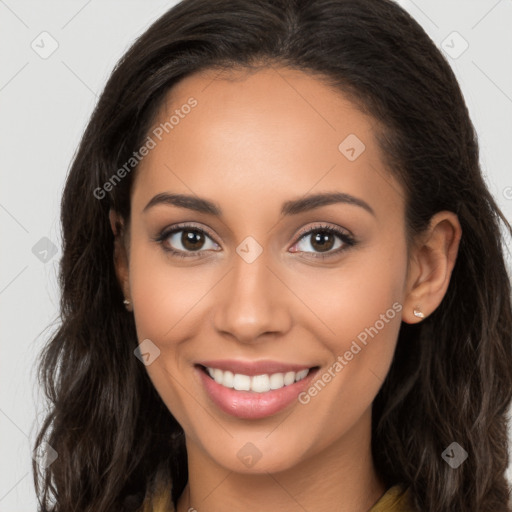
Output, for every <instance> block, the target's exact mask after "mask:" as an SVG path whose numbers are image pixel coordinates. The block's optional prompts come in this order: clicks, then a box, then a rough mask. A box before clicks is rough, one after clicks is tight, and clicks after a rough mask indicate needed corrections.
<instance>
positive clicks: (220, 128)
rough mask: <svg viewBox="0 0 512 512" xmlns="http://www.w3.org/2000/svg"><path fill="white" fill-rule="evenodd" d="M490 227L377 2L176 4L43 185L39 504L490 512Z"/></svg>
mask: <svg viewBox="0 0 512 512" xmlns="http://www.w3.org/2000/svg"><path fill="white" fill-rule="evenodd" d="M500 222H502V223H503V225H504V226H505V227H506V228H507V229H508V230H509V231H511V232H512V229H511V227H510V225H509V224H508V222H507V221H506V219H505V218H504V216H503V214H502V213H501V212H500V210H499V208H498V207H497V205H496V203H495V201H494V199H493V198H492V196H491V195H490V193H489V191H488V190H487V188H486V186H485V183H484V181H483V179H482V176H481V173H480V169H479V163H478V147H477V141H476V136H475V133H474V129H473V126H472V124H471V121H470V119H469V116H468V112H467V108H466V106H465V103H464V100H463V97H462V94H461V92H460V89H459V86H458V84H457V82H456V79H455V77H454V75H453V73H452V71H451V69H450V67H449V65H448V64H447V62H446V61H445V60H444V58H443V57H442V56H441V54H440V53H439V51H438V50H437V49H436V47H435V45H434V44H433V43H432V41H431V40H430V39H429V38H428V37H427V35H426V34H425V32H424V31H423V30H422V29H421V27H420V26H419V25H418V24H417V23H416V22H415V21H414V20H413V19H411V17H410V16H409V15H408V14H407V13H406V12H404V11H403V10H402V9H401V8H400V7H398V6H397V5H396V4H394V3H392V2H390V1H387V0H357V1H356V0H339V1H332V0H329V1H327V0H319V1H313V2H311V1H305V0H304V1H302V0H296V1H292V0H257V1H249V0H229V1H228V0H221V1H218V2H215V3H213V2H208V1H206V0H185V1H183V2H181V3H180V4H178V5H177V6H176V7H174V8H172V9H171V10H170V11H168V12H167V13H166V14H165V15H164V16H162V17H161V18H160V19H159V20H157V21H156V22H155V23H154V24H153V25H152V26H151V27H150V28H149V29H148V30H147V31H146V33H145V34H143V35H142V36H141V37H140V38H139V39H138V40H137V41H136V43H135V44H134V45H133V47H132V48H131V49H130V50H129V51H128V52H127V54H126V55H125V56H124V57H123V59H122V60H121V62H120V63H119V64H118V66H117V67H116V69H115V70H114V72H113V74H112V76H111V78H110V79H109V81H108V83H107V85H106V87H105V90H104V92H103V94H102V96H101V98H100V100H99V103H98V105H97V107H96V110H95V112H94V114H93V116H92V118H91V120H90V122H89V125H88V127H87V129H86V132H85V134H84V137H83V139H82V142H81V145H80V148H79V150H78V153H77V155H76V157H75V160H74V162H73V165H72V168H71V170H70V173H69V176H68V180H67V183H66V187H65V191H64V195H63V202H62V226H63V240H64V248H63V258H62V267H61V285H62V325H61V327H60V329H59V330H58V332H57V333H56V334H55V335H54V337H53V339H52V340H51V341H50V343H49V344H48V347H47V348H46V350H45V352H44V354H43V359H42V362H41V374H42V379H43V382H44V384H45V387H46V390H47V393H48V396H49V399H50V402H51V409H50V412H49V414H48V416H47V418H46V422H45V423H44V425H43V427H42V429H41V431H40V434H39V437H38V439H37V447H40V446H41V444H42V443H43V442H45V441H47V442H48V443H49V445H50V446H52V448H53V449H55V450H56V451H57V453H58V459H57V460H56V461H55V462H54V463H53V464H51V465H50V466H49V467H48V468H47V469H46V470H44V471H43V472H41V471H40V470H38V469H37V468H36V467H34V470H35V478H36V486H37V490H38V493H39V496H40V503H41V510H44V511H47V510H48V511H49V510H52V511H54V512H58V511H67V510H76V511H95V512H100V511H107V510H109V511H111V510H155V511H162V512H163V511H168V510H177V512H184V511H187V510H188V511H193V510H197V511H199V512H212V511H217V510H234V509H241V510H245V511H257V510H275V509H278V510H281V511H292V510H309V511H315V512H320V511H325V510H333V509H335V510H338V511H345V512H348V511H352V512H355V511H367V510H371V511H373V512H376V511H383V510H387V511H391V510H404V511H411V510H422V511H436V512H441V511H449V510H450V511H451V510H457V511H460V510H464V511H475V512H476V511H479V512H482V511H489V512H490V511H493V512H499V511H510V510H511V509H510V505H509V504H508V495H509V488H508V485H507V481H506V479H505V476H504V472H505V470H506V468H507V464H508V451H507V448H508V444H507V423H506V419H507V418H506V412H507V408H508V406H509V405H510V401H511V398H512V353H511V343H510V342H511V333H512V315H511V304H510V284H509V280H508V276H507V273H506V269H505V264H504V258H503V242H502V239H501V235H500Z"/></svg>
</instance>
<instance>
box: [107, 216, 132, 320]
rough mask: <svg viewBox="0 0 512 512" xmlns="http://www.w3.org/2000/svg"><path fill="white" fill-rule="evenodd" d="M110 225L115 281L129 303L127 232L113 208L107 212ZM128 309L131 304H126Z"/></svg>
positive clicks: (130, 308)
mask: <svg viewBox="0 0 512 512" xmlns="http://www.w3.org/2000/svg"><path fill="white" fill-rule="evenodd" d="M109 219H110V227H111V229H112V232H113V233H114V254H113V258H114V267H115V269H116V276H117V281H118V282H119V286H120V287H121V290H123V294H124V298H125V300H128V301H130V303H131V294H130V280H129V275H130V271H129V263H128V248H127V243H126V241H127V233H126V232H125V225H124V221H123V219H122V218H121V216H120V215H119V214H118V213H117V212H115V211H114V210H110V212H109ZM126 309H128V310H129V311H131V310H132V307H131V304H130V305H128V306H127V308H126Z"/></svg>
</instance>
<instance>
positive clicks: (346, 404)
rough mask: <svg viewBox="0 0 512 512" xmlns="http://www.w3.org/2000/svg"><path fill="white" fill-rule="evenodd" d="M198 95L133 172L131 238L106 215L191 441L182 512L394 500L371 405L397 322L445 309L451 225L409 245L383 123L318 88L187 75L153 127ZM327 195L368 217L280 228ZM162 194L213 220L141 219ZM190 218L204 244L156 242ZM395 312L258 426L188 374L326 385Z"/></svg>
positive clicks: (340, 507)
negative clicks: (253, 453)
mask: <svg viewBox="0 0 512 512" xmlns="http://www.w3.org/2000/svg"><path fill="white" fill-rule="evenodd" d="M191 96H193V97H194V98H195V99H196V100H197V102H198V103H197V106H196V107H195V108H194V109H193V110H192V111H191V112H190V113H189V114H187V115H186V116H184V117H183V119H181V120H180V122H179V124H176V125H175V126H174V128H173V129H172V130H170V131H169V134H168V135H166V136H165V137H163V138H162V140H161V141H158V144H157V145H156V147H155V148H154V149H152V150H151V151H150V152H149V154H148V155H147V156H146V157H145V158H144V159H143V161H142V162H141V164H140V166H139V168H138V169H137V174H136V179H135V182H134V188H133V192H132V199H131V219H130V222H129V224H128V225H126V224H122V223H123V219H120V218H118V216H117V215H116V214H115V213H114V212H111V216H110V218H111V225H112V229H113V231H114V233H115V234H116V235H117V236H116V251H115V262H116V270H117V274H118V278H119V282H120V284H121V286H122V289H123V291H124V293H125V296H126V298H128V299H129V300H130V301H131V303H132V305H133V306H132V307H133V314H134V315H135V322H136V327H137V335H138V339H139V342H141V341H142V340H145V339H150V340H151V341H152V342H153V343H155V344H156V345H157V346H158V347H159V349H160V351H161V353H160V356H159V357H158V358H156V359H155V361H154V362H153V363H152V364H151V365H149V366H147V367H146V369H147V371H148V373H149V376H150V378H151V380H152V382H153V383H154V385H155V388H156V390H157V391H158V393H159V394H160V396H161V397H162V399H163V401H164V402H165V404H166V405H167V407H168V408H169V410H170V411H171V412H172V414H173V415H174V416H175V418H176V419H177V420H178V421H179V423H180V424H181V426H182V427H183V429H184V431H185V435H186V446H187V452H188V458H189V459H188V461H189V482H188V485H187V487H186V489H185V491H184V492H183V494H182V496H181V498H180V500H179V503H178V512H185V511H187V510H188V509H189V507H193V508H195V509H196V510H197V511H199V512H221V511H222V512H225V511H226V510H244V511H248V512H251V511H261V510H279V511H280V512H292V511H293V512H295V511H297V510H308V511H311V512H327V511H329V512H331V511H332V510H333V507H336V508H335V509H336V510H337V511H338V512H365V511H367V510H368V509H369V508H370V507H371V506H372V505H373V504H374V503H375V502H376V501H377V500H378V499H379V498H380V497H381V496H382V494H383V493H384V492H385V491H386V488H385V487H384V485H383V482H382V481H381V480H380V479H379V477H378V475H377V474H376V471H375V468H374V464H373V460H372V456H371V406H372V402H373V400H374V398H375V396H376V395H377V393H378V391H379V389H380V387H381V385H382V383H383V380H384V378H385V376H386V374H387V372H388V370H389V367H390V364H391V361H392V358H393V354H394V350H395V346H396V342H397V336H398V331H399V328H400V324H401V321H404V322H407V323H415V322H419V321H421V319H420V318H418V317H416V316H414V314H413V309H414V308H415V307H417V306H419V307H420V308H421V310H422V311H423V313H424V314H425V316H428V315H429V314H431V313H432V312H433V311H434V310H435V309H436V308H437V307H438V305H439V304H440V302H441V300H442V298H443V296H444V295H445V292H446V290H447V287H448V284H449V280H450V275H451V272H452V269H453V266H454V263H455V259H456V255H457V250H458V246H459V240H460V237H461V228H460V225H459V222H458V219H457V216H456V215H455V214H454V213H452V212H447V211H445V212H439V213H437V214H436V215H435V216H434V217H433V218H432V221H431V224H430V227H429V229H428V230H427V232H425V233H424V234H423V236H421V238H419V239H418V240H417V241H416V243H415V244H414V246H412V247H409V248H408V247H407V245H406V238H405V217H404V211H405V204H404V192H403V188H402V187H401V186H400V184H399V183H398V182H397V181H396V180H395V179H394V178H393V176H392V175H391V174H390V172H389V171H388V170H387V169H386V168H385V166H384V163H383V157H382V154H381V152H380V150H379V148H378V146H377V143H376V139H375V136H374V132H373V129H374V126H375V125H376V122H375V120H374V119H372V118H370V117H368V116H367V115H365V114H363V113H362V112H361V111H360V110H358V109H357V108H356V107H355V106H354V105H353V104H352V103H351V102H350V101H349V100H348V99H347V98H345V97H344V96H343V95H342V94H341V93H340V92H339V91H337V90H334V89H332V88H330V87H328V86H327V85H325V84H324V83H322V82H321V81H320V80H319V78H318V77H313V76H311V75H308V74H305V73H303V72H301V71H297V70H292V69H288V68H284V67H276V68H271V67H264V68H262V69H259V70H257V71H252V72H248V71H247V70H236V71H231V72H223V73H219V72H218V71H215V72H214V71H213V70H208V71H203V72H200V73H196V74H194V75H190V76H188V77H186V78H185V79H183V80H182V81H181V82H179V83H178V84H177V85H176V86H174V87H173V88H172V90H171V91H170V92H169V94H168V96H167V98H166V101H165V104H164V105H163V106H162V108H161V110H160V112H159V115H158V118H157V119H155V122H154V126H155V127H157V126H158V125H159V124H160V123H161V122H165V121H167V120H168V119H169V117H170V116H171V115H172V114H173V112H174V110H175V109H179V108H180V106H182V105H183V104H185V103H186V102H187V100H188V99H189V98H190V97H191ZM349 134H355V135H356V136H357V137H358V139H359V140H361V141H362V142H363V143H364V145H365V150H364V151H363V152H362V153H361V154H360V155H359V156H358V158H356V159H355V160H354V161H350V160H349V159H348V158H347V157H346V156H345V154H343V153H342V151H340V150H339V149H338V146H339V145H340V143H341V142H342V141H343V140H344V139H345V138H346V137H347V136H348V135H349ZM325 192H341V193H345V194H350V195H351V196H354V197H356V198H358V199H361V200H363V201H364V202H365V203H367V204H368V205H369V206H370V207H371V209H372V210H373V213H371V212H369V211H367V210H366V209H365V208H363V207H361V206H359V205H356V204H349V203H334V204H329V205H324V206H320V207H317V208H313V209H310V210H308V211H304V212H301V213H297V214H290V215H281V214H280V211H281V208H282V205H283V204H284V203H286V202H288V201H292V200H296V199H300V198H303V197H305V196H309V195H312V194H317V193H325ZM162 193H168V194H187V195H192V196H196V197H200V198H204V199H207V200H209V201H212V202H214V203H215V204H216V205H217V206H218V208H219V209H220V210H221V211H222V215H221V216H215V215H212V214H211V213H202V212H197V211H193V210H190V209H187V208H184V207H177V206H175V205H173V204H165V203H158V204H155V205H153V206H150V207H148V208H146V206H147V205H148V203H149V202H150V201H151V200H152V198H154V197H155V196H156V195H158V194H162ZM116 222H121V226H122V229H121V230H120V231H117V230H116V227H115V225H116ZM183 222H187V223H192V224H193V227H195V228H199V229H203V230H204V231H205V232H206V235H205V236H204V240H203V243H202V245H201V243H199V244H198V245H193V246H190V245H186V244H185V245H184V244H182V238H181V236H182V234H183V233H182V232H179V233H178V234H174V235H171V236H168V237H167V238H166V239H164V240H161V241H156V239H158V238H159V235H160V234H161V233H162V231H164V230H166V229H167V230H168V229H169V228H172V226H174V225H176V224H179V223H183ZM319 226H329V227H333V228H337V229H339V230H341V231H342V232H343V233H349V234H350V235H351V236H352V237H353V239H355V241H356V244H355V245H353V246H349V245H346V244H345V242H344V241H343V240H342V239H340V238H338V236H337V235H331V236H330V237H328V238H327V239H326V240H328V242H329V243H328V244H326V245H324V246H319V245H318V244H315V243H314V237H315V233H316V234H318V232H313V233H309V234H306V235H305V236H303V235H301V233H304V232H305V231H309V230H310V229H313V228H318V227H319ZM188 229H190V228H188ZM248 236H250V237H252V238H253V239H254V240H255V241H257V243H258V244H259V245H260V246H261V248H262V249H263V252H262V253H261V254H260V256H259V257H257V258H256V259H255V261H253V262H252V263H247V262H246V261H245V260H244V259H243V258H242V257H240V256H239V254H238V253H237V252H236V249H237V247H238V246H239V245H240V244H241V242H242V241H243V240H245V239H246V237H248ZM199 240H200V241H201V239H199ZM196 247H199V252H198V250H197V249H196ZM319 247H320V248H319ZM322 247H324V250H323V249H322ZM340 247H341V248H343V250H342V251H341V252H337V253H336V251H337V249H338V248H340ZM166 248H167V249H169V248H173V249H175V250H177V251H181V252H182V253H187V254H188V255H189V256H190V255H191V256H190V257H185V258H181V257H178V256H174V255H172V254H170V253H169V252H168V251H166ZM194 251H195V252H194ZM315 255H317V256H318V255H320V256H321V255H325V256H329V255H330V256H329V257H326V258H325V259H321V258H315ZM394 303H399V304H400V305H401V306H402V308H401V311H400V312H399V313H398V314H396V316H395V317H394V318H393V319H392V320H389V321H388V322H387V323H386V324H385V326H384V328H382V329H380V330H379V332H378V335H376V336H375V337H374V338H369V342H368V344H367V345H366V346H365V347H364V348H363V349H362V350H361V351H360V352H359V353H358V354H357V355H356V356H354V358H353V359H352V360H351V361H350V362H349V364H347V365H346V366H345V367H344V369H343V371H341V372H339V374H337V375H336V377H335V378H333V379H332V380H331V381H330V382H329V383H328V384H327V385H326V386H325V388H324V389H323V390H321V391H320V392H319V393H318V395H317V396H315V397H314V398H312V399H311V400H310V402H309V403H307V404H301V403H299V401H296V402H293V404H292V405H291V406H289V407H287V408H286V409H285V410H283V411H281V412H279V413H277V414H275V415H273V416H270V417H267V418H263V419H259V420H246V419H239V418H235V417H233V416H230V415H228V414H226V413H224V412H222V411H221V410H219V409H218V408H217V406H216V405H214V404H213V403H212V402H211V401H210V399H209V397H208V396H207V395H206V393H205V390H204V389H203V387H202V384H201V381H200V380H199V379H198V376H197V372H196V370H195V368H194V364H195V363H196V362H198V361H200V360H209V359H241V360H249V361H256V360H263V359H271V360H277V361H286V362H290V363H300V364H306V365H308V366H315V365H318V366H320V370H319V375H322V373H324V372H325V371H326V370H327V369H328V368H329V367H330V366H332V364H333V362H334V361H335V360H336V358H337V357H338V356H339V355H342V354H344V353H345V352H346V351H347V350H348V349H349V348H350V345H351V343H352V341H353V340H355V339H356V337H357V335H358V334H359V333H361V332H362V331H364V330H365V328H368V327H370V326H373V325H375V323H376V321H377V320H378V319H379V318H380V315H381V314H385V313H386V311H387V310H389V309H390V308H392V305H393V304H394ZM147 420H148V421H151V418H148V419H147ZM247 443H252V444H253V445H254V446H256V447H257V449H258V450H259V452H260V453H261V458H260V459H259V460H258V462H257V463H256V464H254V465H253V466H252V467H246V466H245V465H244V464H243V463H242V461H241V460H240V458H239V457H238V456H237V453H238V452H239V450H240V449H241V448H242V447H244V445H246V444H247Z"/></svg>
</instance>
